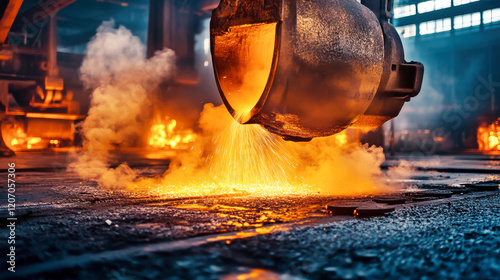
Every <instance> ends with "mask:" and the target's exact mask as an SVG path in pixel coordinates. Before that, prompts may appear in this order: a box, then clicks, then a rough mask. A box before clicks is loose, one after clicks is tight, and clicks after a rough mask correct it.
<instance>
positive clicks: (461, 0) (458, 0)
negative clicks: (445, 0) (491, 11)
mask: <svg viewBox="0 0 500 280" xmlns="http://www.w3.org/2000/svg"><path fill="white" fill-rule="evenodd" d="M478 1H479V0H453V6H460V5H465V4H469V3H472V2H478Z"/></svg>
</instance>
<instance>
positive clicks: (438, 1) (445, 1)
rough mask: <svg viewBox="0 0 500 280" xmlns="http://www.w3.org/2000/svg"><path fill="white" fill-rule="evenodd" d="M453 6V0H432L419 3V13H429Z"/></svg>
mask: <svg viewBox="0 0 500 280" xmlns="http://www.w3.org/2000/svg"><path fill="white" fill-rule="evenodd" d="M449 7H451V0H431V1H425V2H421V3H419V4H418V13H420V14H423V13H428V12H432V11H437V10H441V9H446V8H449Z"/></svg>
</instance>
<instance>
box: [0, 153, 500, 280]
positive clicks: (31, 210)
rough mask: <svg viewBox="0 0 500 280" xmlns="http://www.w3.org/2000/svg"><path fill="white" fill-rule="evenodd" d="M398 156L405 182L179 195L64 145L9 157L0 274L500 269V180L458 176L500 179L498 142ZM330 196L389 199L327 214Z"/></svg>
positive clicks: (256, 274) (160, 166)
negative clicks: (136, 183)
mask: <svg viewBox="0 0 500 280" xmlns="http://www.w3.org/2000/svg"><path fill="white" fill-rule="evenodd" d="M139 155H144V153H140V152H133V151H132V152H129V153H126V154H124V155H122V156H121V158H119V159H117V160H119V161H120V160H127V161H128V162H130V165H131V166H132V167H134V168H135V169H138V170H141V171H142V174H141V176H143V177H155V176H160V175H161V174H162V173H163V172H165V170H166V169H167V168H168V164H169V161H168V160H163V159H161V158H163V157H162V155H148V156H147V157H144V156H139ZM403 160H404V161H406V162H409V163H411V165H412V168H413V169H412V171H411V172H412V176H411V177H410V178H408V179H406V180H402V181H401V182H399V183H402V184H405V185H407V186H408V188H406V189H404V190H401V191H400V192H397V193H394V194H391V195H379V196H364V197H324V196H309V197H304V196H285V197H254V196H251V195H247V194H244V193H233V194H228V195H217V196H210V197H191V198H182V197H165V196H160V195H159V196H151V195H148V196H144V195H142V194H141V193H124V192H113V191H110V190H104V189H102V188H100V187H98V186H97V184H96V183H94V182H88V181H84V180H82V179H80V178H79V177H78V176H77V175H76V174H75V173H72V172H71V171H70V170H69V169H67V168H66V167H67V164H68V162H69V154H66V153H64V152H59V153H55V152H44V153H19V154H18V155H17V156H16V157H12V158H2V159H0V165H1V168H0V169H2V174H3V176H4V177H5V179H2V180H4V181H5V182H6V181H7V180H6V178H7V174H8V170H7V169H8V167H7V164H8V163H12V162H15V163H16V192H15V194H16V208H15V216H16V217H17V220H16V228H15V240H16V243H15V247H16V248H15V271H16V272H15V273H13V272H10V271H8V270H7V269H8V267H10V265H9V264H8V263H7V262H6V260H7V261H8V259H7V257H5V255H6V252H7V253H8V252H9V250H10V246H11V245H9V244H8V239H7V237H8V236H9V233H10V228H9V227H8V225H9V223H10V220H8V218H9V215H8V207H7V194H8V188H7V187H6V184H5V183H4V184H2V186H1V187H0V193H1V196H0V202H1V203H0V213H1V214H0V221H1V223H2V227H1V228H0V236H2V240H0V252H2V255H3V256H4V257H2V262H1V271H0V279H11V278H12V279H16V278H18V279H422V278H427V279H499V278H500V191H498V189H496V190H491V189H483V188H474V187H471V186H463V185H460V184H461V183H475V182H485V181H494V180H498V179H499V176H500V175H499V173H500V156H488V155H477V154H475V155H474V154H471V155H459V156H432V157H422V156H396V157H389V158H388V159H387V160H386V162H385V163H384V165H383V169H384V170H387V169H388V168H389V167H391V166H394V165H397V164H399V163H400V162H401V161H403ZM421 194H428V195H421ZM448 194H449V195H448ZM377 199H386V200H401V199H402V200H404V202H400V203H397V204H394V205H387V204H384V203H380V202H376V201H374V200H377ZM328 204H330V205H337V206H346V205H347V206H348V205H354V204H356V205H358V206H360V207H364V208H368V209H379V208H384V209H388V208H391V207H394V211H391V212H388V213H387V214H385V215H374V216H368V217H355V216H353V215H331V214H332V213H329V212H328V211H325V205H328Z"/></svg>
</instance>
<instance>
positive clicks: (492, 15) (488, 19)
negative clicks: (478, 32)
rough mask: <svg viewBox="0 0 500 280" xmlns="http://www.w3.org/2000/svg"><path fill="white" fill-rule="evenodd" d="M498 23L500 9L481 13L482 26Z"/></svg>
mask: <svg viewBox="0 0 500 280" xmlns="http://www.w3.org/2000/svg"><path fill="white" fill-rule="evenodd" d="M499 21H500V8H498V9H493V10H486V11H484V12H483V24H489V23H493V22H499Z"/></svg>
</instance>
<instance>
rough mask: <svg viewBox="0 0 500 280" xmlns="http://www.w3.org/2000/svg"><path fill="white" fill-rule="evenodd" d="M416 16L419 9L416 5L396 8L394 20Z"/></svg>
mask: <svg viewBox="0 0 500 280" xmlns="http://www.w3.org/2000/svg"><path fill="white" fill-rule="evenodd" d="M415 14H417V7H416V6H415V5H406V6H401V7H396V8H394V18H402V17H408V16H413V15H415Z"/></svg>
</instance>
